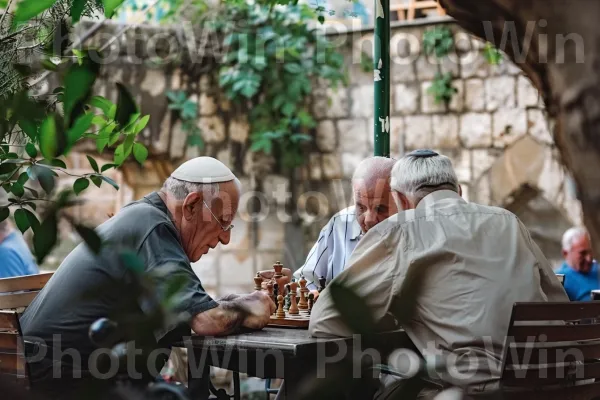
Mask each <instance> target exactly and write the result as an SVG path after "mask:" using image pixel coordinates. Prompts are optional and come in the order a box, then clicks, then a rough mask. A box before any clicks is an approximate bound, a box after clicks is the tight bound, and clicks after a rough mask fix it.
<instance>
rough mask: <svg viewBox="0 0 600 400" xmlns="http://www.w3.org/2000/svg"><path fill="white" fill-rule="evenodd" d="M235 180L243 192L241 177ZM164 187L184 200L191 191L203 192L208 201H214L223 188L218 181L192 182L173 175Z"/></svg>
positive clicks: (174, 195)
mask: <svg viewBox="0 0 600 400" xmlns="http://www.w3.org/2000/svg"><path fill="white" fill-rule="evenodd" d="M234 182H235V184H236V186H237V187H238V190H240V192H241V189H242V184H241V182H240V181H239V179H237V178H235V179H234ZM162 189H163V190H164V191H166V192H169V193H171V194H172V195H173V197H175V198H176V199H177V200H184V199H185V198H186V196H187V195H188V194H190V193H202V194H203V197H204V199H205V200H206V201H207V202H210V201H212V199H213V198H214V197H216V196H218V195H219V191H220V190H221V188H220V186H219V184H218V183H192V182H186V181H182V180H179V179H177V178H173V177H172V176H171V177H169V178H167V180H166V181H165V183H164V185H163V187H162Z"/></svg>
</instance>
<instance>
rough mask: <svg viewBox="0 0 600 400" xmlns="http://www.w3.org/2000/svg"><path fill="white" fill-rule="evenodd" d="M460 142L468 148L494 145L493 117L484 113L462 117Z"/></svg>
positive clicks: (468, 114)
mask: <svg viewBox="0 0 600 400" xmlns="http://www.w3.org/2000/svg"><path fill="white" fill-rule="evenodd" d="M460 118H461V121H460V140H461V141H462V143H463V145H465V146H466V147H468V148H472V147H489V146H491V145H492V117H491V116H490V115H489V114H484V113H467V114H463V115H461V117H460Z"/></svg>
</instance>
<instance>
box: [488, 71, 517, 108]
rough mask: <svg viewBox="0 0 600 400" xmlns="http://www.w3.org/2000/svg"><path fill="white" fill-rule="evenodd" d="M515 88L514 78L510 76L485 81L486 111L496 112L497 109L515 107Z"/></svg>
mask: <svg viewBox="0 0 600 400" xmlns="http://www.w3.org/2000/svg"><path fill="white" fill-rule="evenodd" d="M515 86H516V82H515V78H513V77H512V76H499V77H493V78H489V79H488V80H486V81H485V95H486V96H485V97H486V105H487V110H488V111H496V110H497V109H499V108H514V107H516V102H515Z"/></svg>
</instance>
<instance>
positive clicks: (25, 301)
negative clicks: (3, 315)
mask: <svg viewBox="0 0 600 400" xmlns="http://www.w3.org/2000/svg"><path fill="white" fill-rule="evenodd" d="M38 293H39V292H38V291H35V292H24V293H15V294H6V295H0V308H2V309H11V308H20V307H27V306H29V304H30V303H31V302H32V301H33V299H35V296H37V294H38Z"/></svg>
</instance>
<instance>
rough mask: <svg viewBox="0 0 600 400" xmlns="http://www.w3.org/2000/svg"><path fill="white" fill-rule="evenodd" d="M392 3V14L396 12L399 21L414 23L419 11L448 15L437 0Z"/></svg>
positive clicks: (412, 0)
mask: <svg viewBox="0 0 600 400" xmlns="http://www.w3.org/2000/svg"><path fill="white" fill-rule="evenodd" d="M396 1H397V2H390V12H393V11H395V12H396V13H397V15H398V20H399V21H412V20H414V19H415V15H416V12H417V10H420V11H435V12H437V14H438V15H446V12H445V11H444V9H443V8H442V6H440V4H439V3H438V2H437V1H435V0H396Z"/></svg>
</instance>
